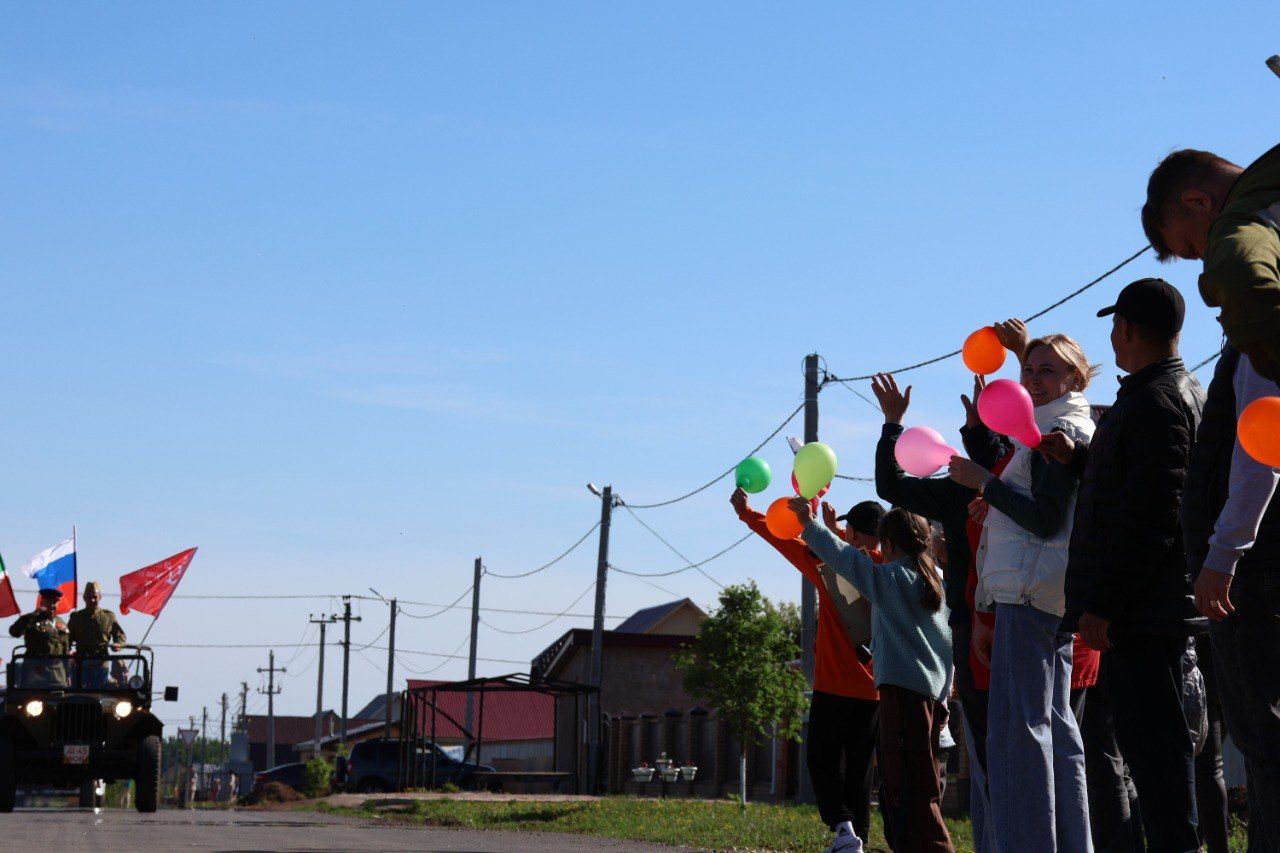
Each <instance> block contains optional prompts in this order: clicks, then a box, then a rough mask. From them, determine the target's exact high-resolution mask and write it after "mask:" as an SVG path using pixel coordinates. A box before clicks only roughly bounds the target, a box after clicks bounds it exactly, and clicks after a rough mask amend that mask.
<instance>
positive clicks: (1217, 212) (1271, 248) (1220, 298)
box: [1142, 145, 1280, 382]
mask: <svg viewBox="0 0 1280 853" xmlns="http://www.w3.org/2000/svg"><path fill="white" fill-rule="evenodd" d="M1142 227H1143V229H1144V230H1145V231H1146V234H1147V239H1148V240H1149V241H1150V242H1151V245H1152V247H1153V248H1154V249H1155V250H1156V257H1158V258H1159V259H1160V260H1162V261H1167V260H1170V259H1172V258H1175V257H1177V258H1182V259H1184V260H1203V261H1204V272H1203V273H1202V274H1201V276H1200V296H1201V297H1202V298H1203V299H1204V302H1205V304H1206V305H1208V306H1209V307H1211V308H1220V309H1221V313H1220V314H1219V315H1218V320H1219V322H1221V323H1222V330H1223V332H1224V333H1225V334H1226V336H1227V339H1228V340H1229V341H1231V345H1232V346H1234V347H1235V348H1236V349H1238V350H1239V351H1240V352H1241V353H1243V354H1244V355H1246V356H1248V357H1249V361H1250V362H1251V363H1252V364H1253V369H1254V370H1255V371H1257V373H1258V374H1259V375H1260V376H1262V377H1264V378H1266V379H1270V380H1271V381H1273V382H1280V145H1278V146H1276V147H1275V148H1272V149H1271V150H1270V151H1268V152H1267V153H1265V154H1263V155H1262V156H1261V157H1259V158H1258V159H1257V160H1256V161H1254V163H1253V164H1252V165H1251V166H1249V168H1247V169H1242V168H1240V167H1239V166H1237V165H1236V164H1234V163H1232V162H1230V161H1228V160H1224V159H1223V158H1221V157H1219V156H1218V155H1216V154H1212V153H1210V152H1208V151H1196V150H1194V149H1185V150H1182V151H1175V152H1173V153H1172V154H1170V155H1169V156H1168V157H1166V158H1165V159H1164V160H1163V161H1161V163H1160V165H1158V166H1156V169H1155V171H1154V172H1152V173H1151V178H1150V180H1149V181H1148V182H1147V203H1146V204H1145V205H1143V207H1142Z"/></svg>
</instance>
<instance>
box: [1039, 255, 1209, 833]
mask: <svg viewBox="0 0 1280 853" xmlns="http://www.w3.org/2000/svg"><path fill="white" fill-rule="evenodd" d="M1185 310H1186V308H1185V304H1184V303H1183V300H1182V295H1181V294H1180V293H1178V290H1177V288H1175V287H1174V286H1173V285H1171V284H1169V283H1168V282H1166V281H1163V280H1161V279H1158V278H1145V279H1142V280H1141V281H1135V282H1134V283H1133V284H1130V285H1129V286H1128V287H1126V288H1124V290H1122V291H1121V292H1120V297H1119V299H1117V300H1116V304H1115V305H1113V306H1111V307H1109V308H1104V309H1103V310H1102V311H1099V312H1098V316H1099V317H1107V316H1110V317H1111V318H1112V328H1111V345H1112V349H1113V350H1114V351H1115V356H1116V366H1117V367H1119V368H1120V369H1121V370H1123V371H1124V372H1125V373H1126V374H1128V375H1127V376H1124V377H1122V378H1121V379H1120V390H1119V392H1118V393H1117V394H1116V402H1115V405H1113V406H1112V407H1111V408H1110V409H1109V410H1108V411H1107V412H1106V414H1104V415H1103V416H1102V419H1101V421H1100V422H1099V423H1098V428H1097V431H1096V432H1095V433H1094V435H1093V440H1092V442H1091V443H1090V444H1088V445H1085V444H1075V443H1073V442H1072V440H1071V439H1069V438H1067V437H1066V436H1065V435H1062V434H1061V433H1052V434H1051V435H1049V436H1046V437H1045V441H1044V443H1042V444H1041V446H1040V448H1038V449H1039V450H1040V451H1041V452H1042V453H1044V454H1045V455H1046V456H1048V457H1051V458H1054V459H1057V460H1058V461H1060V462H1063V463H1064V464H1066V465H1067V466H1068V469H1069V470H1071V471H1072V473H1073V474H1074V475H1075V476H1077V477H1078V478H1079V479H1080V491H1079V495H1078V498H1077V502H1076V514H1075V525H1074V527H1073V528H1072V534H1071V545H1070V556H1069V560H1068V564H1067V577H1066V596H1067V608H1066V615H1065V616H1064V617H1063V630H1065V631H1076V630H1079V632H1080V633H1081V635H1082V636H1083V637H1084V641H1085V643H1086V644H1087V645H1089V646H1090V647H1092V648H1095V649H1099V650H1101V651H1102V652H1103V655H1102V677H1103V679H1104V680H1105V681H1106V683H1107V691H1108V694H1109V696H1110V698H1111V710H1112V714H1113V717H1114V721H1115V730H1116V738H1117V740H1118V742H1119V745H1120V751H1121V752H1122V753H1123V754H1124V757H1125V759H1126V760H1127V761H1128V763H1129V767H1130V770H1131V772H1132V774H1133V781H1134V785H1135V787H1136V788H1137V790H1138V803H1139V806H1140V811H1141V813H1142V818H1143V829H1144V830H1145V833H1146V837H1147V841H1148V843H1149V845H1150V848H1151V849H1152V850H1177V851H1182V850H1187V851H1191V850H1198V849H1199V844H1200V841H1199V838H1198V837H1197V832H1196V828H1197V821H1196V805H1195V785H1194V759H1195V750H1194V747H1193V745H1192V743H1191V737H1190V735H1189V734H1188V727H1187V720H1186V717H1185V715H1184V714H1183V710H1182V657H1183V653H1184V652H1185V651H1186V649H1187V642H1188V638H1189V637H1191V636H1192V635H1193V634H1196V633H1202V632H1203V631H1204V629H1205V624H1204V619H1203V617H1201V616H1200V614H1199V613H1198V612H1197V611H1196V609H1195V601H1194V597H1193V596H1192V589H1191V577H1190V573H1189V572H1188V569H1187V559H1186V553H1185V551H1184V548H1183V538H1182V525H1181V521H1180V509H1181V503H1182V492H1183V488H1184V486H1185V484H1186V480H1187V471H1188V468H1189V466H1190V460H1191V451H1192V447H1193V446H1194V444H1195V436H1196V429H1197V427H1198V426H1199V423H1200V415H1201V411H1202V409H1203V408H1204V399H1205V395H1204V389H1203V388H1201V387H1200V383H1199V382H1198V381H1197V380H1196V378H1195V377H1194V376H1192V375H1191V374H1190V373H1189V372H1187V369H1186V367H1185V366H1184V365H1183V363H1182V359H1181V358H1179V357H1178V336H1179V334H1180V332H1181V331H1182V321H1183V316H1184V314H1185Z"/></svg>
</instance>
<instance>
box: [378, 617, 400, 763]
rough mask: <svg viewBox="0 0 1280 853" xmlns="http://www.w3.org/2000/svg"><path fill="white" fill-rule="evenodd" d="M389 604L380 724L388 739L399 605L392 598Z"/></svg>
mask: <svg viewBox="0 0 1280 853" xmlns="http://www.w3.org/2000/svg"><path fill="white" fill-rule="evenodd" d="M388 603H389V604H390V605H391V625H390V631H389V632H388V638H387V707H386V713H385V716H384V719H383V724H382V736H383V737H384V738H388V739H390V737H391V703H392V700H393V694H392V692H391V691H392V690H394V689H395V672H396V611H397V610H399V607H398V606H397V605H396V600H395V599H394V598H393V599H391V601H390V602H388Z"/></svg>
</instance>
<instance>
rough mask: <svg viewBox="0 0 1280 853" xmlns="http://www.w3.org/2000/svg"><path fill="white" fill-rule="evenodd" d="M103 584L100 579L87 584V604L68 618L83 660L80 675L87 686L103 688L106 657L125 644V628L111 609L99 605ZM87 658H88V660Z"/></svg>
mask: <svg viewBox="0 0 1280 853" xmlns="http://www.w3.org/2000/svg"><path fill="white" fill-rule="evenodd" d="M101 601H102V587H101V586H99V584H98V582H97V581H89V582H88V583H87V584H85V586H84V607H83V608H82V609H80V610H77V611H76V612H75V613H72V614H71V616H70V617H69V618H68V620H67V624H68V627H69V628H70V629H71V640H72V641H73V642H74V643H75V644H76V654H77V655H78V656H79V657H80V659H81V664H80V678H81V681H82V682H83V686H85V687H90V688H93V687H102V686H103V685H104V684H105V683H106V681H107V677H108V676H107V672H108V669H107V668H108V664H107V662H106V661H105V660H101V661H98V660H93V658H106V657H107V656H108V655H109V654H110V653H111V652H112V651H119V649H120V647H121V646H123V645H124V641H125V636H124V629H123V628H121V627H120V623H119V622H118V621H117V620H116V615H115V614H114V613H112V612H111V611H110V610H106V609H104V608H102V607H99V606H98V605H99V603H100V602H101ZM86 658H88V659H89V660H85V659H86Z"/></svg>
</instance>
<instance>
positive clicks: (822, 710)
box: [808, 690, 880, 840]
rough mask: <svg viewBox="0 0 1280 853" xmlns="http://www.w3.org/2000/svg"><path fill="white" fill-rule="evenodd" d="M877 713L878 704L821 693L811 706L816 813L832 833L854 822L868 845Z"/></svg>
mask: <svg viewBox="0 0 1280 853" xmlns="http://www.w3.org/2000/svg"><path fill="white" fill-rule="evenodd" d="M879 709H880V703H879V702H876V701H874V700H870V699H853V698H850V697H848V696H837V695H836V694H834V693H823V692H821V691H819V690H815V691H814V692H813V701H812V702H811V704H810V706H809V744H808V745H809V750H808V765H809V779H810V780H811V781H812V782H813V793H814V796H816V797H817V800H818V813H819V814H821V815H822V822H823V823H825V824H826V825H827V826H829V827H831V828H832V829H835V827H836V824H839V823H841V822H843V821H846V820H847V821H850V822H851V823H852V824H853V829H854V832H856V833H858V837H859V838H861V839H864V840H865V839H866V838H867V834H868V833H869V832H870V831H871V759H872V756H873V755H875V749H876V736H877V733H878V730H879V727H878V720H879ZM842 763H843V768H842V767H841V764H842Z"/></svg>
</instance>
